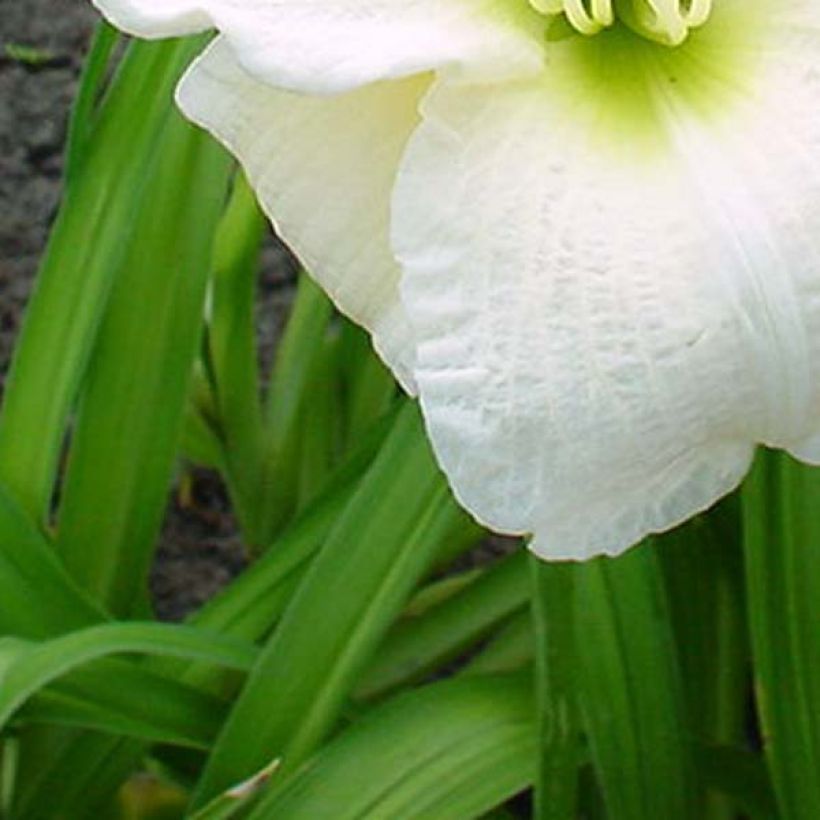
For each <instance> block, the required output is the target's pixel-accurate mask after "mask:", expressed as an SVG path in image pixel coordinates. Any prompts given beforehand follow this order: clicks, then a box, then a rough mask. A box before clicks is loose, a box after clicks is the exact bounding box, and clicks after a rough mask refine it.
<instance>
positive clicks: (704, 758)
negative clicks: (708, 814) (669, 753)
mask: <svg viewBox="0 0 820 820" xmlns="http://www.w3.org/2000/svg"><path fill="white" fill-rule="evenodd" d="M697 760H698V768H699V769H700V772H701V775H702V777H703V780H704V782H705V784H706V785H707V786H709V787H711V788H712V789H714V790H715V791H716V792H719V793H720V794H722V795H725V796H726V797H727V798H728V800H729V802H730V804H731V805H732V806H733V808H734V814H733V815H732V817H736V816H737V813H738V812H742V813H743V816H744V817H748V818H749V820H777V817H778V810H777V800H776V798H775V794H774V789H773V787H772V783H771V779H770V778H769V772H768V770H767V768H766V764H765V763H764V761H763V760H762V759H761V758H760V757H759V756H758V755H755V754H753V753H752V752H749V751H747V750H745V749H740V748H736V747H730V746H701V747H699V748H698V750H697Z"/></svg>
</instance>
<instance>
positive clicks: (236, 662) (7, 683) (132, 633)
mask: <svg viewBox="0 0 820 820" xmlns="http://www.w3.org/2000/svg"><path fill="white" fill-rule="evenodd" d="M16 644H17V646H18V654H17V655H16V656H15V657H14V659H13V660H12V662H11V663H7V664H6V665H5V668H4V669H3V670H1V671H2V674H1V675H0V682H2V688H0V728H2V726H3V724H5V723H6V722H7V721H8V719H9V718H10V717H11V715H12V714H13V713H14V711H15V710H17V709H18V708H20V706H21V705H22V704H23V703H24V702H25V701H26V700H27V699H28V698H30V697H31V696H32V695H33V694H34V693H35V692H37V691H38V690H40V689H42V688H43V687H44V686H47V685H48V684H49V683H50V682H51V681H53V680H55V679H56V678H59V677H61V676H62V675H65V674H67V673H68V672H70V671H71V670H73V669H75V668H76V667H78V666H81V665H83V664H87V663H89V662H91V661H93V660H96V659H98V658H102V657H105V656H106V655H111V654H126V653H145V654H158V655H172V656H175V657H182V658H186V659H188V660H197V661H204V662H207V663H210V664H215V665H219V666H227V667H230V668H233V669H241V670H245V671H247V670H248V669H250V668H251V665H252V664H253V662H254V660H255V658H256V652H255V650H254V649H253V648H252V647H249V646H247V645H246V644H243V643H240V642H238V641H236V640H233V639H229V638H225V637H223V636H221V635H218V634H216V633H211V632H206V631H204V630H201V629H198V628H196V627H192V626H184V625H179V624H174V625H171V624H155V623H128V624H103V625H100V626H92V627H89V628H88V629H84V630H81V631H79V632H72V633H69V634H68V635H64V636H62V637H59V638H54V639H53V640H50V641H45V642H43V643H40V644H32V645H29V646H25V645H24V643H23V642H19V641H18V642H16ZM23 647H24V648H23ZM132 694H134V693H132Z"/></svg>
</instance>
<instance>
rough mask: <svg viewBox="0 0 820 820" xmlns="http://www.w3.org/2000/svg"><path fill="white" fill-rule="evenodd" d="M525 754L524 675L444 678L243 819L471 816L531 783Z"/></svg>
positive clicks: (530, 744)
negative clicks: (464, 678) (449, 679)
mask: <svg viewBox="0 0 820 820" xmlns="http://www.w3.org/2000/svg"><path fill="white" fill-rule="evenodd" d="M534 756H535V748H534V732H533V715H532V696H531V687H530V682H529V679H528V678H526V677H524V678H518V677H516V678H481V679H475V680H451V681H445V682H442V683H437V684H433V685H431V686H427V687H424V688H423V689H419V690H417V691H413V692H409V693H406V694H403V695H401V696H399V697H397V698H394V699H392V700H389V701H387V702H385V703H384V704H383V705H382V706H379V707H378V708H376V709H374V710H372V711H371V712H369V713H368V714H367V715H366V716H365V717H364V718H363V719H362V720H361V721H360V722H359V723H357V724H355V725H354V726H352V727H351V728H350V729H348V730H347V731H345V732H343V733H342V734H340V735H339V736H338V737H337V738H335V739H334V740H333V741H331V742H330V743H329V744H328V745H327V746H324V747H323V748H322V749H321V750H320V751H319V752H318V753H317V754H316V755H315V757H313V758H312V759H311V760H310V761H309V762H308V763H307V764H306V765H305V766H304V767H302V768H301V769H300V770H299V771H298V772H297V773H296V774H295V775H293V776H292V777H291V778H290V779H289V780H288V781H287V782H285V783H283V784H282V785H281V786H280V787H279V788H278V789H277V790H276V791H273V790H271V791H269V793H268V794H267V795H265V796H264V797H263V798H262V800H261V801H260V803H259V805H258V806H257V807H256V808H255V810H254V811H253V812H252V813H251V815H250V818H251V820H266V819H267V818H272V817H275V818H277V820H289V818H293V820H304V818H309V817H310V818H312V817H315V818H319V817H332V818H334V820H354V818H355V820H384V818H399V817H400V818H402V820H422V818H426V820H429V819H430V818H436V820H472V818H475V817H477V816H479V815H480V814H482V812H485V811H488V810H489V809H491V808H493V807H494V806H497V805H498V804H500V803H503V802H504V800H506V799H507V798H509V797H512V796H513V795H514V794H516V793H517V792H519V791H522V790H523V789H525V788H527V786H529V785H530V784H531V783H532V779H533V760H534ZM278 777H279V776H278V775H277V776H276V777H275V778H274V783H278Z"/></svg>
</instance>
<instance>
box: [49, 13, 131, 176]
mask: <svg viewBox="0 0 820 820" xmlns="http://www.w3.org/2000/svg"><path fill="white" fill-rule="evenodd" d="M119 42H120V33H119V31H118V30H117V29H115V28H114V26H112V25H111V24H110V23H108V22H107V21H105V20H100V22H99V23H97V28H96V30H95V32H94V37H93V39H92V41H91V46H90V48H89V50H88V55H87V57H86V59H85V63H84V64H83V71H82V74H81V76H80V83H79V86H78V89H77V96H76V97H75V99H74V105H73V106H72V110H71V119H70V121H69V124H68V137H67V139H66V149H65V161H64V164H63V165H64V167H63V175H64V177H65V184H66V185H67V186H69V187H70V186H71V185H72V184H73V182H74V180H75V179H76V178H77V175H78V174H79V173H80V169H81V167H82V163H83V161H84V160H85V158H86V156H87V154H88V147H89V145H90V143H91V140H92V137H93V134H94V128H95V126H96V124H97V107H98V105H99V104H100V101H101V97H102V90H103V87H104V85H105V81H106V77H107V74H108V72H109V69H110V68H111V60H112V56H113V54H114V51H115V49H116V46H117V44H118V43H119Z"/></svg>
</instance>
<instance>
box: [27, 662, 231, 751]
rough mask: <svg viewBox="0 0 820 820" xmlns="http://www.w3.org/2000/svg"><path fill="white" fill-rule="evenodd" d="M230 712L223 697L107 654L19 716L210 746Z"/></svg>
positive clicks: (51, 687)
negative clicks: (104, 657)
mask: <svg viewBox="0 0 820 820" xmlns="http://www.w3.org/2000/svg"><path fill="white" fill-rule="evenodd" d="M135 693H138V696H135ZM227 710H228V703H227V702H226V701H224V700H222V699H220V698H218V697H214V696H213V695H208V694H205V693H202V692H200V691H199V690H197V689H194V688H193V687H191V686H188V685H186V684H183V683H180V682H177V681H175V680H172V679H170V678H166V677H164V676H162V675H158V674H156V673H155V672H152V671H151V670H149V669H147V668H145V667H144V666H142V665H138V664H135V663H131V662H129V661H125V660H119V659H116V658H106V659H104V660H96V661H93V662H91V663H89V664H88V665H87V666H82V667H79V668H76V669H74V670H72V671H70V672H68V673H67V674H66V675H65V677H61V678H59V679H57V680H54V681H52V682H50V683H49V684H48V685H47V687H46V688H44V689H41V690H39V691H38V692H37V693H36V694H34V695H32V697H31V699H30V700H28V701H27V702H26V703H25V704H24V705H23V706H22V707H21V708H20V710H19V711H18V712H17V714H16V716H15V718H14V720H15V722H19V723H21V724H36V723H42V724H52V725H58V726H71V727H76V728H82V729H95V730H99V731H104V732H110V733H111V734H116V735H123V736H125V737H129V738H137V739H139V740H142V741H146V742H151V743H172V744H175V745H179V746H187V747H193V748H199V749H207V748H208V747H209V746H210V744H211V743H212V742H213V739H214V737H215V736H216V734H217V732H218V731H219V727H220V725H221V722H222V720H224V718H225V715H226V714H227Z"/></svg>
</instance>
